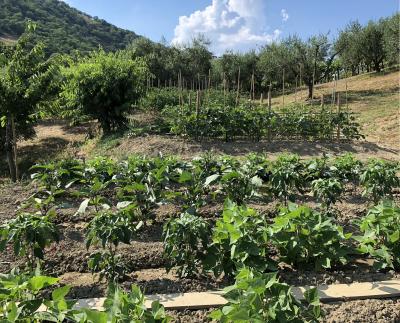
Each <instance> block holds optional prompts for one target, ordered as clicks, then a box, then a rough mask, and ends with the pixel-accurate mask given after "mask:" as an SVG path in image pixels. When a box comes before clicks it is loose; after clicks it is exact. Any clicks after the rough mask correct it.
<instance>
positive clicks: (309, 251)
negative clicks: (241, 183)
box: [271, 204, 351, 269]
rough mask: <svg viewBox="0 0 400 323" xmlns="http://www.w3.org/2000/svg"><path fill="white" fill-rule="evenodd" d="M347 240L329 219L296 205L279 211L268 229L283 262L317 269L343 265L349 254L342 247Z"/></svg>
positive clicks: (346, 235)
mask: <svg viewBox="0 0 400 323" xmlns="http://www.w3.org/2000/svg"><path fill="white" fill-rule="evenodd" d="M350 236H351V234H344V233H343V229H342V227H340V226H338V225H335V224H333V223H332V219H331V218H329V217H328V216H326V215H324V214H320V213H316V212H314V211H312V210H311V209H310V208H308V207H306V206H299V207H298V206H296V205H295V204H289V207H288V208H282V209H281V210H280V213H279V215H278V216H277V217H276V218H275V219H274V224H273V225H272V227H271V239H272V243H273V244H274V245H275V246H276V248H277V249H278V251H279V254H280V257H281V259H282V260H283V261H285V262H286V263H289V264H292V265H296V266H301V265H314V266H315V268H316V269H320V268H321V267H323V268H331V267H332V265H335V264H346V263H347V261H348V253H349V251H350V250H349V248H348V247H347V246H346V244H345V243H346V240H347V239H349V238H350Z"/></svg>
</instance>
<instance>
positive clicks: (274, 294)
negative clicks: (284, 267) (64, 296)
mask: <svg viewBox="0 0 400 323" xmlns="http://www.w3.org/2000/svg"><path fill="white" fill-rule="evenodd" d="M276 276H277V274H276V273H268V274H261V273H258V272H254V271H251V270H249V269H248V268H244V269H242V270H241V271H240V272H239V273H238V274H237V276H236V282H235V284H234V285H233V286H230V287H227V288H225V295H224V297H225V298H226V299H227V300H228V304H227V305H225V306H224V307H223V308H222V309H218V310H215V311H214V312H212V313H211V314H210V318H211V319H214V320H217V321H218V322H221V323H230V322H235V323H247V322H257V323H261V322H319V320H320V318H321V316H322V312H321V307H320V302H319V297H318V292H317V290H316V289H315V288H312V289H309V290H307V291H306V292H305V293H304V298H305V302H304V303H301V302H299V301H298V300H296V298H295V297H294V295H293V294H292V291H291V288H290V286H288V285H286V284H284V283H280V282H279V280H278V279H277V277H276Z"/></svg>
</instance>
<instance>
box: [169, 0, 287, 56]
mask: <svg viewBox="0 0 400 323" xmlns="http://www.w3.org/2000/svg"><path fill="white" fill-rule="evenodd" d="M266 29H267V28H266V8H265V1H264V0H212V3H211V4H210V5H209V6H207V7H206V8H204V9H203V10H198V11H195V12H193V13H192V14H191V15H189V16H181V17H179V23H178V25H177V26H176V27H175V35H174V38H173V40H172V44H174V45H179V44H185V43H188V42H190V41H191V39H192V38H193V37H195V36H196V35H198V34H204V35H205V36H206V37H207V38H208V39H210V40H211V47H212V50H213V51H214V53H215V54H217V55H220V54H222V53H223V52H224V51H225V50H234V51H243V50H246V49H249V48H254V47H256V46H262V45H265V44H266V43H270V42H271V41H273V40H275V39H277V38H278V37H279V35H280V33H281V31H280V30H278V29H276V30H274V31H273V32H270V33H267V32H266Z"/></svg>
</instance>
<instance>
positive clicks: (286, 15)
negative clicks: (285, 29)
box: [281, 9, 289, 22]
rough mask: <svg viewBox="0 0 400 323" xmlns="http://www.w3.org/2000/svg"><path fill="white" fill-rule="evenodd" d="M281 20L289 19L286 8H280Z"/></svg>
mask: <svg viewBox="0 0 400 323" xmlns="http://www.w3.org/2000/svg"><path fill="white" fill-rule="evenodd" d="M281 16H282V21H283V22H286V21H288V19H289V14H288V13H287V11H286V9H282V10H281Z"/></svg>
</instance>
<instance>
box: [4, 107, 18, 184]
mask: <svg viewBox="0 0 400 323" xmlns="http://www.w3.org/2000/svg"><path fill="white" fill-rule="evenodd" d="M13 143H14V138H13V129H12V117H11V116H10V115H8V116H7V125H6V142H5V149H6V155H7V162H8V167H9V169H10V177H11V180H12V181H13V182H16V181H17V167H16V163H15V162H16V160H15V154H14V147H13V146H14V144H13Z"/></svg>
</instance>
